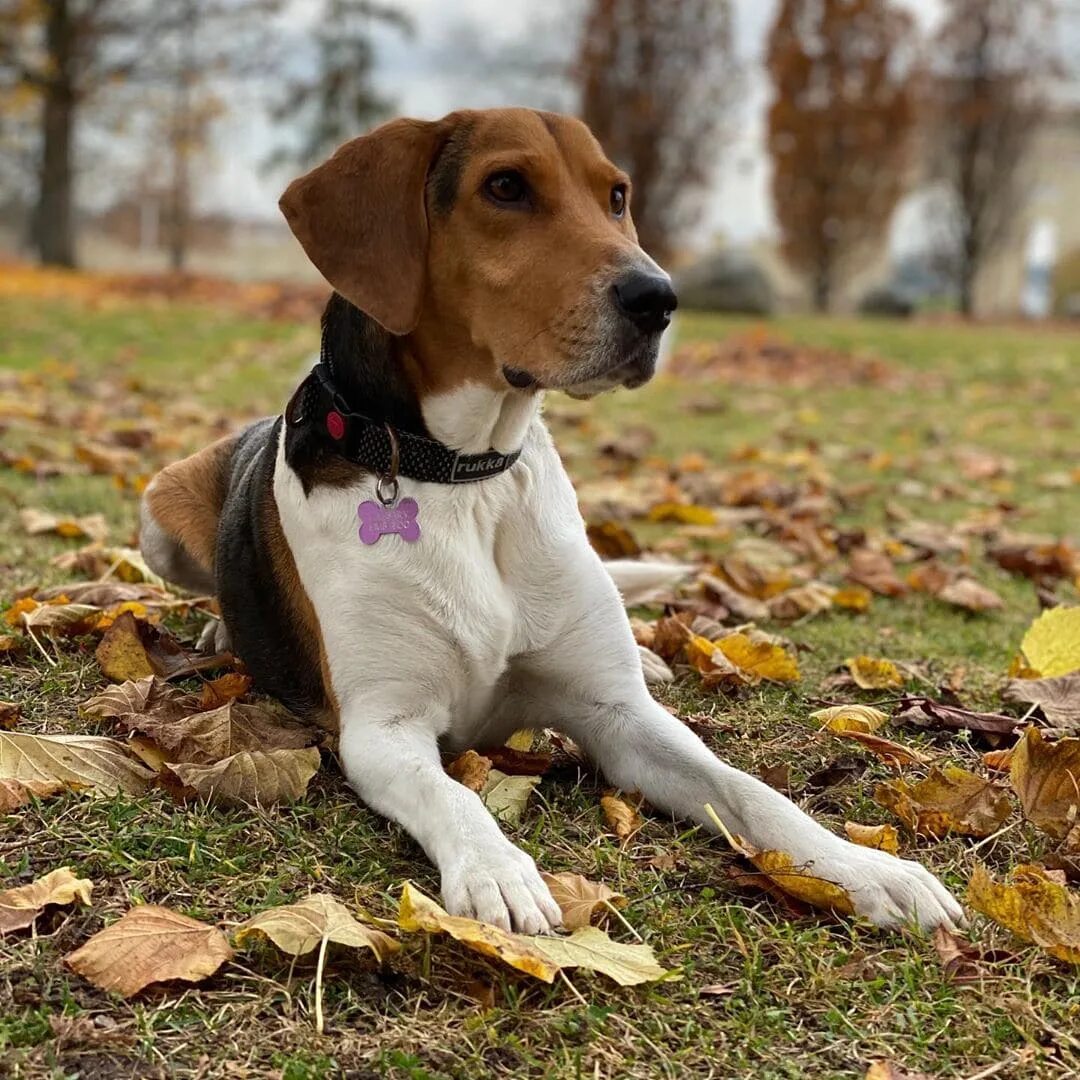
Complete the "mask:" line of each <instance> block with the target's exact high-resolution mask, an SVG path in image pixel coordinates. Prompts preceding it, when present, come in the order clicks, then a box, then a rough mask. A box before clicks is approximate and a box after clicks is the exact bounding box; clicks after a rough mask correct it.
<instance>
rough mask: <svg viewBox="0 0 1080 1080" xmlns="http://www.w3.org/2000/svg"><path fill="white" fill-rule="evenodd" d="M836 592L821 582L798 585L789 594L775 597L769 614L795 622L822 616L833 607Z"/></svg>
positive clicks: (771, 602) (769, 605)
mask: <svg viewBox="0 0 1080 1080" xmlns="http://www.w3.org/2000/svg"><path fill="white" fill-rule="evenodd" d="M835 594H836V590H835V589H834V588H833V587H832V586H831V585H824V584H822V583H821V582H820V581H808V582H807V583H806V584H805V585H796V586H795V588H793V589H788V590H787V592H782V593H780V595H779V596H774V597H773V598H772V599H771V600H769V602H768V607H769V614H770V615H771V616H772V617H773V618H774V619H780V620H782V621H794V620H795V619H805V618H809V617H811V616H813V615H820V614H821V613H822V612H823V611H828V610H829V609H830V608H832V606H833V596H834V595H835Z"/></svg>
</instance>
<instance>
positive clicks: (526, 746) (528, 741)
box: [503, 728, 536, 754]
mask: <svg viewBox="0 0 1080 1080" xmlns="http://www.w3.org/2000/svg"><path fill="white" fill-rule="evenodd" d="M535 739H536V735H535V732H533V730H532V729H531V728H521V729H519V730H518V731H515V732H514V734H513V735H511V736H510V738H509V739H507V740H506V742H505V743H503V745H504V746H507V747H509V748H510V749H511V750H520V751H521V752H522V753H525V754H527V753H528V752H529V751H530V750H531V749H532V748H533V742H534V741H535Z"/></svg>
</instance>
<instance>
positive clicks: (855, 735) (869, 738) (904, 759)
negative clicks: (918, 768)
mask: <svg viewBox="0 0 1080 1080" xmlns="http://www.w3.org/2000/svg"><path fill="white" fill-rule="evenodd" d="M833 734H834V735H836V737H837V738H838V739H851V740H852V741H853V742H857V743H859V744H860V745H861V746H864V747H866V749H867V750H869V751H870V753H872V754H873V755H874V756H875V757H878V758H880V759H881V760H882V761H883V762H884V763H885V764H886V765H888V766H889V768H890V769H900V768H902V767H903V766H905V765H928V764H929V763H930V762H931V761H932V760H933V758H931V757H928V756H927V755H926V754H924V753H922V752H921V751H919V750H916V749H914V747H911V746H904V745H903V743H898V742H893V741H892V739H883V738H882V737H881V736H880V735H870V734H867V733H866V732H863V731H836V732H833Z"/></svg>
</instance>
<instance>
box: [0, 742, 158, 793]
mask: <svg viewBox="0 0 1080 1080" xmlns="http://www.w3.org/2000/svg"><path fill="white" fill-rule="evenodd" d="M153 777H154V774H153V773H152V772H151V771H150V770H149V769H146V768H144V767H143V766H142V765H140V764H139V763H138V762H137V761H136V760H135V759H134V758H132V757H130V756H129V755H128V753H127V751H126V750H125V749H124V746H123V744H122V743H118V742H117V741H116V740H115V739H105V738H101V737H99V736H97V735H28V734H25V733H23V732H15V731H0V780H19V781H22V782H24V783H26V782H29V781H36V782H39V783H46V784H50V783H62V784H66V785H68V786H69V787H74V788H90V789H92V790H94V791H98V792H101V793H102V794H105V795H115V794H116V792H118V791H123V792H126V793H127V794H128V795H138V794H140V793H141V792H144V791H145V790H146V789H147V787H148V786H149V783H150V781H151V780H152V779H153Z"/></svg>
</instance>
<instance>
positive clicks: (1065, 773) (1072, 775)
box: [1009, 727, 1080, 840]
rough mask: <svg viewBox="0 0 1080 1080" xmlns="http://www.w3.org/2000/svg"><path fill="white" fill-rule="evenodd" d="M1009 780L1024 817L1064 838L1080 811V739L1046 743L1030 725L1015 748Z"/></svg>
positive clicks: (1059, 838) (1059, 837)
mask: <svg viewBox="0 0 1080 1080" xmlns="http://www.w3.org/2000/svg"><path fill="white" fill-rule="evenodd" d="M1009 783H1010V784H1012V788H1013V791H1015V792H1016V794H1017V795H1018V796H1019V797H1020V806H1021V807H1022V808H1023V811H1024V817H1026V818H1027V819H1028V820H1029V821H1033V822H1034V823H1035V824H1036V825H1038V826H1039V828H1040V829H1042V830H1043V831H1044V832H1046V833H1049V834H1050V835H1051V836H1053V837H1054V838H1055V839H1057V840H1064V839H1065V838H1066V837H1067V836H1068V835H1069V833H1070V832H1071V831H1072V829H1073V828H1074V826H1075V825H1076V824H1077V819H1078V814H1080V739H1059V740H1058V741H1057V742H1046V741H1045V740H1044V739H1043V737H1042V733H1041V732H1040V731H1039V729H1038V728H1035V727H1029V728H1028V729H1027V731H1025V732H1024V737H1023V738H1022V739H1021V740H1020V741H1019V742H1018V743H1017V744H1016V746H1015V747H1013V753H1012V760H1011V762H1010V764H1009Z"/></svg>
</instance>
